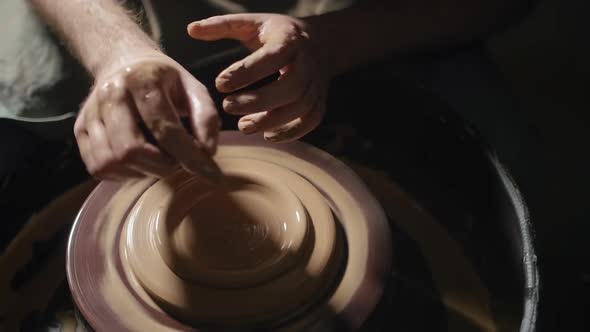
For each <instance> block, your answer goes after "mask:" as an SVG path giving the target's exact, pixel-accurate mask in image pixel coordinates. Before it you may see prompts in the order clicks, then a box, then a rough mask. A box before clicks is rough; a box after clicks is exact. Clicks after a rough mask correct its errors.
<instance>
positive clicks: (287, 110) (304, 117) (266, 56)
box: [187, 14, 328, 142]
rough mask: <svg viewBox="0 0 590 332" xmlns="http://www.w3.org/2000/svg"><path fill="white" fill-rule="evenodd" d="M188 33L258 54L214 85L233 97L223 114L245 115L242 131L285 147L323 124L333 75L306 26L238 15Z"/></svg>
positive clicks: (289, 19) (268, 17)
mask: <svg viewBox="0 0 590 332" xmlns="http://www.w3.org/2000/svg"><path fill="white" fill-rule="evenodd" d="M187 30H188V33H189V35H190V36H191V37H193V38H195V39H199V40H205V41H213V40H219V39H236V40H239V41H241V42H242V43H243V44H244V45H245V46H246V47H248V48H249V49H250V50H251V51H253V52H252V53H251V54H250V55H249V56H247V57H245V58H244V59H242V60H240V61H238V62H236V63H234V64H232V65H231V66H229V67H228V68H226V69H225V70H224V71H222V72H221V73H220V74H219V76H218V77H217V79H216V82H215V83H216V87H217V89H218V90H219V91H220V92H223V93H231V94H230V95H229V96H227V97H226V98H225V99H224V100H223V108H224V110H225V111H226V112H228V113H231V114H239V115H244V116H242V117H241V118H240V120H239V122H238V128H239V129H240V131H242V132H243V133H245V134H253V133H257V132H264V138H265V139H266V140H269V141H273V142H284V141H291V140H295V139H298V138H300V137H302V136H304V135H305V134H307V133H309V132H310V131H312V130H313V129H315V128H316V127H317V126H318V124H319V123H320V122H321V120H322V118H323V115H324V112H325V101H326V92H327V87H328V75H327V74H326V73H324V71H323V70H322V69H323V68H322V66H321V65H320V63H319V59H318V56H317V53H318V52H316V50H315V49H314V47H313V45H312V42H311V41H310V39H311V38H312V34H311V33H310V31H309V30H310V29H309V27H308V26H307V25H306V24H305V22H303V21H301V20H298V19H295V18H293V17H290V16H286V15H278V14H235V15H223V16H215V17H210V18H208V19H205V20H201V21H196V22H192V23H191V24H189V26H188V27H187ZM277 72H279V73H280V76H279V78H278V79H277V80H276V81H273V82H272V83H269V84H267V85H266V86H264V87H261V88H258V89H256V90H253V91H247V92H236V91H237V90H239V89H241V88H244V87H246V86H249V85H251V84H252V83H255V82H257V81H259V80H261V79H263V78H266V77H268V76H270V75H272V74H274V73H277Z"/></svg>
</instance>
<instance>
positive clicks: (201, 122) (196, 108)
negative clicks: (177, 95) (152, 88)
mask: <svg viewBox="0 0 590 332" xmlns="http://www.w3.org/2000/svg"><path fill="white" fill-rule="evenodd" d="M185 81H187V82H183V84H184V85H185V86H186V89H185V90H186V91H187V96H186V97H187V99H188V107H189V115H190V120H191V127H192V129H193V133H194V135H195V136H196V138H197V140H198V141H199V142H200V143H201V145H202V146H203V147H204V148H205V150H206V151H207V153H209V155H214V154H215V152H216V149H217V142H218V139H219V130H221V120H220V118H219V113H218V112H217V106H215V103H214V102H213V99H211V97H210V95H209V92H208V91H207V89H206V88H205V87H204V86H203V85H201V84H200V83H198V82H196V80H195V81H193V80H191V79H190V78H187V79H185Z"/></svg>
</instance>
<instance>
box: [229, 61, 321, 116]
mask: <svg viewBox="0 0 590 332" xmlns="http://www.w3.org/2000/svg"><path fill="white" fill-rule="evenodd" d="M298 58H299V57H298ZM310 76H311V75H308V73H307V72H306V70H305V67H304V66H302V62H301V61H300V60H298V59H297V60H296V61H295V63H294V64H293V65H290V66H289V68H288V70H287V71H285V73H284V74H283V75H281V76H280V77H279V79H278V80H275V81H273V82H271V83H269V84H267V85H266V86H264V87H262V88H259V89H257V90H254V91H248V92H242V93H236V94H233V95H230V96H227V97H226V98H225V99H224V100H223V108H224V110H225V111H226V112H228V113H231V114H249V113H254V112H261V111H264V110H273V109H276V108H278V107H281V106H284V105H288V104H291V103H294V102H296V101H297V100H299V99H301V97H302V96H304V94H305V92H306V90H307V89H308V88H309V84H310V82H309V80H310V78H309V77H310Z"/></svg>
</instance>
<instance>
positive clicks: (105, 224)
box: [67, 132, 391, 331]
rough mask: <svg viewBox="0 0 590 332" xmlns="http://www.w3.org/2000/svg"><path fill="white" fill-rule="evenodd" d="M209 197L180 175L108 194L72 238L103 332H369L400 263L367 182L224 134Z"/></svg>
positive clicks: (83, 214) (106, 189)
mask: <svg viewBox="0 0 590 332" xmlns="http://www.w3.org/2000/svg"><path fill="white" fill-rule="evenodd" d="M215 158H216V160H217V162H218V164H219V165H220V167H221V169H222V170H223V172H224V179H223V181H222V183H220V184H218V185H209V184H207V183H205V182H203V181H201V180H200V179H199V178H197V177H193V176H191V175H189V174H188V173H186V172H184V171H181V170H178V171H177V172H175V173H173V174H171V175H170V176H168V177H166V178H164V179H160V180H155V179H143V180H139V181H136V182H129V183H126V184H124V185H121V184H114V183H106V182H105V183H102V184H101V185H99V187H97V189H96V190H95V191H94V192H93V193H92V194H91V195H90V197H89V198H88V200H87V202H86V203H85V205H84V206H83V208H82V209H81V211H80V214H79V216H78V218H77V220H76V223H75V226H74V228H73V230H72V234H71V237H70V243H69V248H68V262H67V268H68V280H69V282H70V287H71V290H72V294H73V297H74V299H75V301H76V304H77V305H78V307H79V309H80V311H81V313H82V314H83V315H84V317H85V318H86V319H87V321H88V322H89V324H90V325H91V326H92V327H93V328H94V329H95V330H98V331H126V330H140V331H148V330H150V331H151V330H158V331H172V330H194V328H195V327H199V328H203V329H205V330H206V329H207V328H212V329H221V330H239V331H246V330H254V329H265V330H268V329H271V330H280V331H311V330H314V329H318V328H321V329H322V330H325V328H326V326H328V327H329V326H331V324H332V323H333V322H335V321H338V322H340V323H342V322H344V323H345V325H347V327H348V328H351V329H354V328H357V327H358V326H360V324H361V323H362V321H363V320H364V319H366V317H367V316H368V315H369V313H370V312H371V311H372V309H373V307H374V306H375V305H376V303H377V301H378V299H379V296H380V294H381V292H382V288H383V283H382V280H383V279H384V276H385V273H386V271H387V270H388V264H389V260H390V254H391V253H390V243H389V241H390V239H389V234H390V233H389V229H388V226H387V223H386V219H385V216H384V214H383V212H382V210H381V208H380V206H379V205H378V203H377V202H376V200H375V199H374V198H373V197H372V196H371V195H370V194H369V192H368V190H367V189H366V187H365V186H364V185H363V183H362V182H361V181H360V180H359V179H358V178H357V177H356V176H355V175H354V174H353V173H352V172H351V171H350V170H349V169H348V168H346V167H345V166H344V165H343V164H342V163H340V162H339V161H337V160H335V159H334V158H333V157H331V156H329V155H327V154H325V153H323V152H321V151H319V150H317V149H315V148H312V147H310V146H307V145H305V144H303V143H291V144H282V145H271V144H267V143H265V142H264V141H263V140H262V139H261V138H259V137H244V136H242V135H241V134H239V133H234V132H224V133H222V136H221V146H220V149H219V152H218V154H217V155H216V157H215Z"/></svg>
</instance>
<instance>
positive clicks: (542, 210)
mask: <svg viewBox="0 0 590 332" xmlns="http://www.w3.org/2000/svg"><path fill="white" fill-rule="evenodd" d="M589 12H590V3H589V2H588V1H584V0H542V1H539V2H538V4H537V6H536V8H535V9H534V10H533V12H532V13H530V15H529V16H528V17H527V18H525V20H524V21H523V22H522V23H521V24H519V25H518V26H516V27H514V28H512V29H510V30H509V31H507V32H505V33H502V34H500V35H498V36H496V37H495V38H493V39H492V40H491V41H490V42H489V44H488V48H489V50H490V53H491V55H492V59H493V61H494V62H495V63H496V64H497V65H498V67H499V68H500V70H501V71H502V73H503V75H504V76H505V77H506V79H507V82H508V83H509V88H510V89H511V91H512V92H513V94H514V96H516V98H517V101H518V103H519V104H520V107H519V110H520V111H521V112H522V114H524V115H525V116H526V117H525V119H526V120H527V122H528V125H529V126H530V128H531V129H532V130H535V131H536V132H537V133H538V134H539V135H538V137H537V141H538V142H537V143H538V146H539V147H540V152H541V160H542V162H543V165H539V167H540V168H542V169H543V177H542V183H540V186H539V188H540V189H541V190H540V192H537V193H532V194H529V195H528V196H529V199H528V201H529V205H530V207H531V210H532V218H533V223H534V225H535V228H536V242H537V250H538V254H539V257H540V260H541V262H540V264H541V267H542V269H543V270H542V277H543V280H542V302H543V303H544V307H545V308H546V309H550V310H543V311H542V313H541V320H542V321H544V322H545V328H546V329H550V330H555V331H558V330H561V331H567V330H568V328H570V327H572V328H573V326H574V322H578V323H581V324H582V326H588V325H590V323H589V322H588V318H586V317H585V316H587V314H588V312H589V311H590V300H589V298H590V268H589V265H590V264H589V262H590V240H589V239H588V237H589V235H590V225H589V223H588V206H589V204H590V201H589V200H590V188H589V185H590V181H589V175H588V170H589V169H590V144H589V143H590V131H589V130H587V126H588V123H589V122H590V121H589V120H590V116H589V115H588V111H589V110H590V95H589V93H588V89H589V87H590V84H589V83H590V78H589V74H590V64H589V62H588V61H589V60H590V38H588V32H589V31H590V21H589V20H588V13H589ZM531 171H534V170H531ZM521 172H522V171H521ZM517 181H518V179H517ZM576 330H579V329H576Z"/></svg>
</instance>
